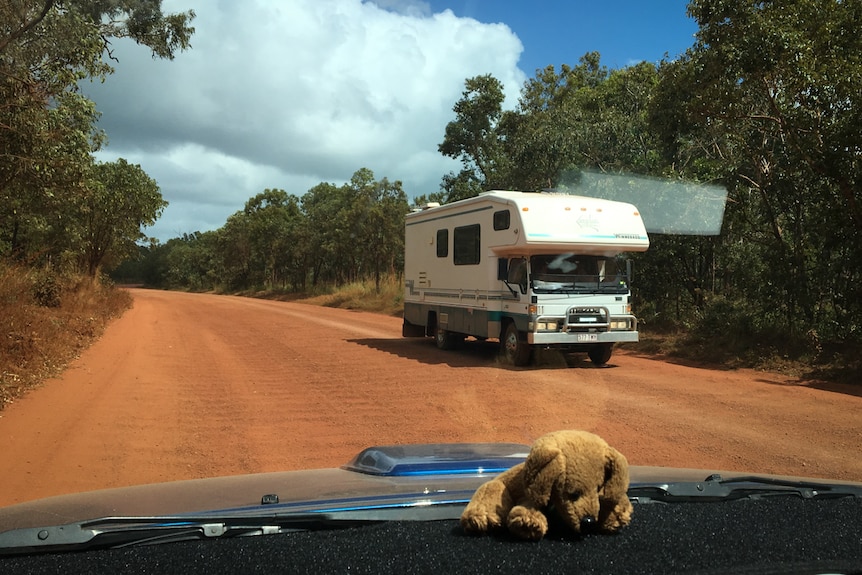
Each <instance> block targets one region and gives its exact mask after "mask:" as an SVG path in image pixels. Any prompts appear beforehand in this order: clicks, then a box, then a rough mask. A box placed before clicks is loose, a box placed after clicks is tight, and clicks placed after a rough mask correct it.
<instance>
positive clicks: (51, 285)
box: [0, 264, 132, 409]
mask: <svg viewBox="0 0 862 575" xmlns="http://www.w3.org/2000/svg"><path fill="white" fill-rule="evenodd" d="M131 301H132V300H131V296H130V295H129V294H128V292H126V291H123V290H120V289H116V288H114V287H113V286H111V285H105V284H102V283H100V282H99V281H94V280H91V279H89V278H83V277H80V276H70V275H58V274H55V273H53V272H50V271H45V270H32V269H29V268H24V267H19V266H9V265H5V264H0V409H2V408H3V407H4V406H5V405H6V404H8V403H11V402H12V401H14V400H15V399H16V398H17V397H19V396H21V395H22V394H23V393H25V392H26V391H27V390H28V389H31V388H32V387H35V386H37V385H39V384H40V383H41V382H42V381H44V380H45V379H46V378H48V377H52V376H54V375H57V374H58V373H59V372H60V371H62V370H63V368H64V367H65V366H66V365H67V364H68V362H69V361H71V360H72V359H74V358H75V357H76V356H77V355H78V353H80V351H81V350H82V349H84V348H86V347H87V346H88V345H90V344H91V343H92V342H93V341H94V340H95V339H96V338H97V337H99V335H101V334H102V332H103V330H104V328H105V326H106V325H107V324H108V322H109V321H110V320H111V319H113V318H115V317H117V316H119V315H121V314H122V313H123V312H124V311H125V310H126V309H128V308H129V307H130V306H131Z"/></svg>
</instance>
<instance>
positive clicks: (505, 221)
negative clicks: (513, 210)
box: [494, 210, 512, 230]
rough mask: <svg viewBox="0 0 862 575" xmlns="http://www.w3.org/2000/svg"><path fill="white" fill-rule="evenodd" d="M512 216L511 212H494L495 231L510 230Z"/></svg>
mask: <svg viewBox="0 0 862 575" xmlns="http://www.w3.org/2000/svg"><path fill="white" fill-rule="evenodd" d="M511 217H512V216H511V214H510V213H509V210H500V211H499V212H494V229H495V230H508V229H509V220H510V219H511Z"/></svg>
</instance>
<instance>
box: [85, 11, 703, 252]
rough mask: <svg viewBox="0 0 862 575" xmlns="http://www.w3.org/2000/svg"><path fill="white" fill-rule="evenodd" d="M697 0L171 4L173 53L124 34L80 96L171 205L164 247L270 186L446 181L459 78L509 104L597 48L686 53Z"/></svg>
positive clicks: (628, 53)
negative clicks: (489, 86) (188, 24)
mask: <svg viewBox="0 0 862 575" xmlns="http://www.w3.org/2000/svg"><path fill="white" fill-rule="evenodd" d="M686 4H687V1H686V0H649V1H646V0H605V1H604V2H596V1H594V0H532V1H530V2H527V1H526V0H522V1H516V0H246V1H243V2H236V1H234V0H163V4H162V9H163V11H164V12H165V13H173V12H181V11H186V10H189V9H192V10H194V11H195V13H196V15H197V16H196V18H195V20H194V21H193V23H192V24H193V26H194V27H195V29H196V31H195V34H194V36H193V37H192V39H191V43H192V47H191V49H190V50H188V51H186V52H181V53H179V54H177V55H176V58H175V59H174V60H172V61H169V60H158V59H154V58H152V56H151V54H150V51H149V50H148V49H147V48H145V47H141V46H137V45H135V44H134V43H132V42H130V41H122V40H120V41H116V40H115V41H114V42H113V44H112V49H113V55H114V57H116V58H117V59H118V60H119V61H118V62H114V67H115V73H114V74H113V75H111V76H109V77H108V78H107V80H106V81H105V82H104V83H85V84H83V85H82V86H81V88H82V90H83V92H84V93H85V94H87V95H88V96H89V97H90V98H92V99H93V100H94V101H95V102H96V107H97V109H98V110H99V111H100V112H101V118H100V120H99V128H100V129H102V130H104V131H105V132H106V134H107V136H108V144H107V145H106V146H105V147H103V149H102V150H101V151H99V152H98V153H97V155H96V157H97V159H98V160H99V161H102V162H108V161H114V160H116V159H117V158H125V159H126V160H127V161H129V162H131V163H134V164H139V165H140V166H141V167H142V168H143V169H144V171H145V172H146V173H147V174H149V176H150V177H152V178H153V179H155V180H156V181H157V182H158V184H159V188H160V190H161V193H162V196H163V197H164V199H165V200H167V201H168V202H169V205H168V207H167V208H166V209H165V211H164V213H163V214H162V217H161V218H160V219H159V220H158V221H157V222H156V224H155V225H154V226H152V227H150V228H146V229H145V230H144V232H145V233H146V234H147V235H148V236H151V237H155V238H157V239H159V240H160V241H162V242H165V241H167V240H168V239H170V238H174V237H179V236H182V235H183V234H186V233H193V232H196V231H208V230H214V229H217V228H220V227H221V226H223V225H224V223H225V221H226V220H227V218H228V217H229V216H230V215H231V214H233V213H235V212H237V211H240V210H242V209H243V207H244V205H245V203H246V201H247V200H248V199H250V198H252V197H253V196H255V195H257V194H259V193H260V192H262V191H264V190H265V189H267V188H280V189H283V190H286V191H287V192H289V193H292V194H294V195H296V196H302V194H304V193H305V192H306V191H307V190H308V189H310V188H312V187H314V186H315V185H317V184H319V183H321V182H328V183H332V184H335V185H341V184H343V183H345V182H346V181H348V180H349V179H350V177H351V176H352V175H353V173H354V172H356V171H357V170H359V169H360V168H368V169H370V170H372V171H373V172H374V175H375V178H376V179H378V180H379V179H382V178H384V177H386V178H388V179H389V180H390V181H395V180H400V181H401V182H402V183H403V187H404V190H405V192H406V193H407V195H408V198H411V199H412V198H413V197H414V196H417V195H420V194H428V193H432V192H436V191H438V190H439V187H440V181H441V178H442V176H443V175H444V174H447V173H449V172H452V171H454V172H457V171H458V170H459V169H460V164H459V163H458V162H457V161H456V160H453V159H451V158H446V157H444V156H442V155H441V154H440V153H439V152H438V151H437V146H438V145H439V144H440V143H441V142H442V140H443V134H444V131H445V127H446V124H447V123H448V122H449V121H451V120H452V119H454V112H453V111H452V107H453V106H454V104H455V102H457V100H458V99H459V98H460V97H461V93H462V91H463V89H464V80H465V79H467V78H470V77H473V76H478V75H482V74H492V75H493V76H494V77H496V78H497V79H498V80H500V81H501V82H502V83H503V86H504V90H505V94H506V101H505V103H504V107H505V108H507V109H512V108H514V107H515V106H516V105H517V100H518V95H519V92H520V89H521V87H522V86H523V84H524V82H525V81H527V80H528V79H529V78H532V77H535V74H536V70H538V69H542V68H545V67H546V66H548V65H553V66H555V67H557V69H559V67H560V65H562V64H571V65H576V64H577V63H578V59H579V58H580V57H581V56H583V55H584V54H585V53H587V52H591V51H598V52H599V53H600V54H601V61H602V63H603V64H604V65H605V66H608V67H609V68H621V67H625V66H628V65H631V64H634V63H637V62H640V61H649V62H659V61H660V60H662V58H670V59H673V58H674V57H676V56H678V55H679V54H681V53H683V52H684V51H685V50H686V49H687V48H689V47H690V46H691V45H692V44H693V42H694V34H695V32H696V31H697V26H696V24H695V23H694V21H693V20H691V19H690V18H688V17H687V15H686Z"/></svg>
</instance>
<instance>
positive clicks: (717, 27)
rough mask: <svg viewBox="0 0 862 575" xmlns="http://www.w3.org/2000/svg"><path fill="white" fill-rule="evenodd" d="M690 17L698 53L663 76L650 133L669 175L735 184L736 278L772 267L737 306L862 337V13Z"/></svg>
mask: <svg viewBox="0 0 862 575" xmlns="http://www.w3.org/2000/svg"><path fill="white" fill-rule="evenodd" d="M689 13H690V14H691V15H692V16H693V17H694V18H695V19H696V20H697V22H698V25H699V27H700V29H699V32H698V34H697V37H696V43H695V45H694V46H693V47H692V48H691V49H690V50H689V51H688V52H687V53H686V54H685V55H684V57H682V58H681V59H680V60H678V61H677V62H674V63H669V64H667V65H665V66H663V68H662V71H661V81H660V88H659V96H658V97H657V100H656V103H655V106H654V114H653V117H654V119H655V120H656V121H655V123H654V124H653V125H654V126H655V129H656V131H657V133H658V134H659V135H660V139H661V141H662V143H663V144H664V148H665V153H666V158H667V159H668V160H669V161H671V162H674V164H675V165H678V166H682V167H684V169H685V170H686V171H687V172H688V173H698V172H704V171H705V172H707V173H712V174H715V175H719V177H722V178H723V179H725V181H726V182H727V183H728V186H729V190H730V193H731V196H730V202H729V204H728V212H727V215H726V224H725V227H726V228H727V229H728V234H729V235H728V236H727V238H726V246H725V252H726V257H727V260H726V261H727V263H728V265H731V262H733V263H732V265H734V266H736V267H737V268H738V271H740V268H742V266H743V265H744V263H743V262H741V261H740V260H739V257H740V256H739V254H743V253H744V254H745V255H744V257H745V258H747V259H748V265H752V262H754V265H755V267H760V266H758V265H757V262H768V265H765V266H763V268H764V270H765V271H766V272H767V276H766V277H764V278H762V279H761V281H759V282H756V283H751V284H748V285H745V284H740V283H737V284H736V288H737V291H738V297H740V298H744V299H747V300H749V301H753V302H756V303H757V308H756V313H757V314H758V315H760V316H762V317H766V318H769V319H768V320H767V321H772V322H773V324H774V325H776V326H781V327H783V328H784V329H789V330H791V331H795V332H797V333H804V332H805V331H807V330H812V329H814V330H818V331H820V333H824V334H825V333H830V334H831V335H833V336H836V337H844V336H845V335H848V334H853V333H856V334H859V331H860V329H862V305H860V304H859V303H858V302H859V300H860V298H859V297H858V296H859V295H862V292H860V289H859V288H858V287H855V286H858V285H859V280H860V279H862V277H860V274H859V273H858V272H855V271H854V270H853V269H852V266H849V267H848V265H847V262H849V261H855V260H857V259H858V258H859V257H860V256H862V253H860V252H862V241H860V239H862V211H860V201H862V189H860V184H862V171H860V169H862V163H860V162H862V153H860V150H862V136H860V132H859V130H858V125H859V121H860V119H862V118H860V114H862V112H860V103H862V102H860V97H862V96H860V95H862V58H860V56H859V54H860V51H862V35H860V22H862V5H860V4H859V3H858V2H843V1H840V0H830V1H826V2H821V1H815V0H789V1H787V2H781V3H778V2H754V1H739V0H734V1H730V0H695V1H693V2H691V3H690V4H689ZM738 242H744V243H745V244H746V249H745V250H739V249H738ZM752 258H753V260H752ZM764 283H765V284H766V285H768V286H769V287H768V288H766V289H764V288H763V287H762V286H763V285H764ZM837 326H841V327H840V329H836V327H837Z"/></svg>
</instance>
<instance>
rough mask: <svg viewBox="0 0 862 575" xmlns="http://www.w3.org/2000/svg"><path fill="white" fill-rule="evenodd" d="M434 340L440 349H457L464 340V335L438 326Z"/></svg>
mask: <svg viewBox="0 0 862 575" xmlns="http://www.w3.org/2000/svg"><path fill="white" fill-rule="evenodd" d="M434 341H435V342H436V343H437V347H439V348H440V349H455V348H456V347H458V344H459V343H461V342H462V341H464V336H463V335H461V334H459V333H455V332H451V331H449V330H448V329H443V328H442V327H438V328H437V331H436V332H435V334H434Z"/></svg>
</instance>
